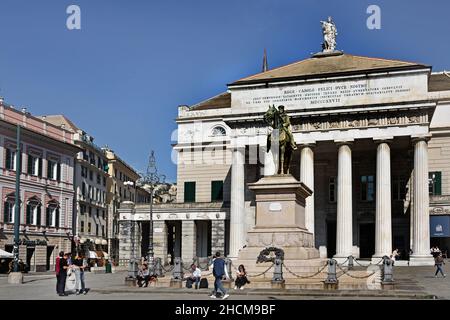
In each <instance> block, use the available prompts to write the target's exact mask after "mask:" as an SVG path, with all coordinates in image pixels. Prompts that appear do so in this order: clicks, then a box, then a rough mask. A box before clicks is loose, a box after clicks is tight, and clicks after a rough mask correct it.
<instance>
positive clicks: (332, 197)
mask: <svg viewBox="0 0 450 320" xmlns="http://www.w3.org/2000/svg"><path fill="white" fill-rule="evenodd" d="M336 186H337V183H336V177H330V179H329V180H328V201H330V202H336V198H337V187H336Z"/></svg>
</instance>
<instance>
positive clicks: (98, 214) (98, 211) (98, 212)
mask: <svg viewBox="0 0 450 320" xmlns="http://www.w3.org/2000/svg"><path fill="white" fill-rule="evenodd" d="M99 216H100V209H99V208H97V218H98V217H99Z"/></svg>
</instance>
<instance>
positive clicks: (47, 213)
mask: <svg viewBox="0 0 450 320" xmlns="http://www.w3.org/2000/svg"><path fill="white" fill-rule="evenodd" d="M45 225H46V226H47V227H49V226H50V208H47V209H46V210H45Z"/></svg>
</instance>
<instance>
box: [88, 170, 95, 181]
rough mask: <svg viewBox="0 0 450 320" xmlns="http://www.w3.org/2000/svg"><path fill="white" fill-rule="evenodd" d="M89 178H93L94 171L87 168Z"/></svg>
mask: <svg viewBox="0 0 450 320" xmlns="http://www.w3.org/2000/svg"><path fill="white" fill-rule="evenodd" d="M89 180H94V173H93V172H92V170H89Z"/></svg>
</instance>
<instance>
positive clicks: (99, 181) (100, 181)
mask: <svg viewBox="0 0 450 320" xmlns="http://www.w3.org/2000/svg"><path fill="white" fill-rule="evenodd" d="M101 179H102V177H100V174H98V173H97V183H98V184H100V183H102V180H101Z"/></svg>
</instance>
